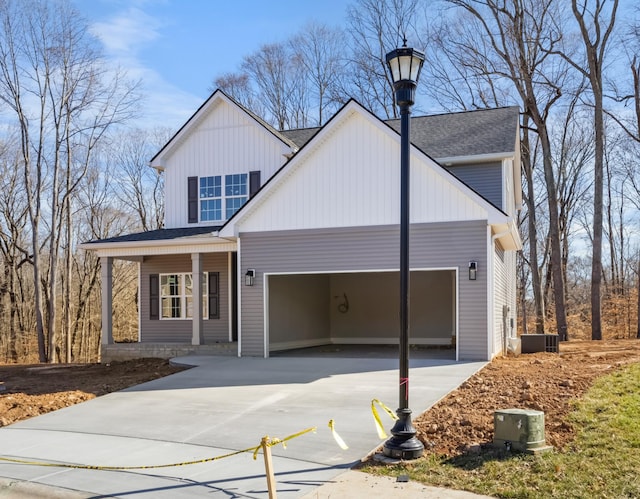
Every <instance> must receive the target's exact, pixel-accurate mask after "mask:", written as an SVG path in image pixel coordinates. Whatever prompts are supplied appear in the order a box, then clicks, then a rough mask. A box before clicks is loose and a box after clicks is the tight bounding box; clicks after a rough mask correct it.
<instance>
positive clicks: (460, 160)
mask: <svg viewBox="0 0 640 499" xmlns="http://www.w3.org/2000/svg"><path fill="white" fill-rule="evenodd" d="M515 155H516V153H515V152H514V151H505V152H495V153H488V154H471V155H468V156H448V157H445V158H435V160H436V161H437V162H438V163H440V164H441V165H444V166H451V165H462V164H469V163H474V164H475V163H489V162H491V161H502V160H504V159H509V158H513V157H515Z"/></svg>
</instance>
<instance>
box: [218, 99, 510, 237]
mask: <svg viewBox="0 0 640 499" xmlns="http://www.w3.org/2000/svg"><path fill="white" fill-rule="evenodd" d="M354 113H357V114H359V115H361V116H362V117H363V118H364V119H365V120H366V121H367V122H369V123H370V124H372V125H373V126H374V127H375V128H377V129H378V130H380V131H381V132H383V133H385V134H392V135H393V136H394V137H395V140H398V141H399V134H398V133H397V132H396V131H395V130H393V127H390V126H385V123H384V122H383V121H382V120H380V119H379V118H378V117H377V116H375V115H373V114H372V113H371V112H370V111H368V110H367V109H365V108H364V107H363V106H362V105H361V104H359V103H358V102H357V101H355V100H354V99H351V100H350V101H349V102H348V103H347V104H345V105H344V106H343V107H342V109H341V110H339V111H338V112H337V113H336V114H335V115H334V116H333V117H332V118H331V119H330V120H329V121H328V122H327V124H325V125H324V126H323V127H322V128H321V129H319V130H318V131H317V133H315V134H313V135H312V138H311V139H310V140H309V142H308V143H306V144H305V146H304V147H303V148H301V150H300V151H299V152H298V153H296V155H295V156H293V157H292V158H291V159H290V160H289V161H288V162H287V163H285V164H284V165H283V166H282V167H281V168H280V170H278V171H277V172H276V173H275V174H274V175H273V176H272V177H271V178H270V179H269V180H268V181H267V183H265V184H264V185H263V186H262V188H261V189H260V190H259V191H258V192H257V193H256V194H255V195H254V196H253V197H252V198H250V199H249V201H248V202H247V203H245V204H244V205H243V206H242V208H240V209H239V210H238V211H237V212H236V213H235V214H234V216H233V217H231V218H230V219H229V220H228V221H227V222H226V223H225V225H224V226H223V227H222V228H221V229H220V233H219V235H220V236H221V237H234V236H236V235H237V225H238V224H243V223H244V221H245V220H246V219H247V218H249V217H251V216H252V213H254V212H255V210H256V209H257V208H258V207H259V206H261V205H262V204H263V203H264V202H266V200H267V199H268V198H269V197H270V196H271V195H272V194H273V193H274V191H276V190H277V189H279V188H280V186H282V185H283V184H284V183H286V182H287V180H288V178H290V175H291V174H292V173H294V172H295V171H297V169H298V168H299V167H300V166H301V164H304V162H305V161H307V158H308V157H309V156H310V155H312V154H314V150H316V149H317V147H322V144H323V143H324V142H325V138H326V137H328V136H329V135H330V134H332V133H333V129H334V128H336V129H337V127H340V126H342V124H343V123H344V121H345V120H346V119H347V118H348V117H349V116H350V115H352V114H354ZM515 127H516V128H515V129H514V130H513V132H514V133H513V134H514V136H515V135H516V134H515V130H517V122H516V123H515ZM308 130H311V129H308ZM514 142H515V139H514ZM412 154H417V155H418V156H419V157H420V158H421V159H422V160H423V161H425V162H424V164H430V165H431V168H432V171H433V172H434V173H435V174H436V175H437V176H438V177H439V178H441V179H442V180H443V181H444V182H445V183H447V184H449V185H451V186H452V187H453V188H454V189H456V190H457V191H458V192H461V193H463V194H464V196H466V198H467V199H468V200H469V201H470V202H472V203H475V204H476V205H477V206H480V207H481V208H482V209H483V210H486V211H485V212H486V213H488V217H489V223H490V224H491V225H495V226H496V227H497V226H500V227H501V228H502V227H504V228H506V232H505V234H503V235H502V236H501V237H504V236H507V233H508V235H509V237H515V239H517V240H519V236H517V234H516V235H515V236H514V234H513V231H514V228H513V227H510V226H509V227H507V226H508V225H509V216H508V215H507V214H506V213H504V212H503V211H502V210H501V209H500V208H498V207H496V206H495V205H493V204H492V203H491V202H490V201H488V200H487V199H485V198H484V197H483V196H481V195H480V194H478V193H477V192H476V191H475V190H474V189H472V188H471V187H469V186H468V185H467V184H465V183H464V182H462V181H461V180H460V179H458V178H457V177H456V176H455V175H453V174H452V173H450V172H449V171H447V170H446V169H445V168H442V167H441V166H440V165H439V164H438V163H437V162H436V161H435V160H433V159H432V158H431V157H430V155H428V154H426V153H425V152H424V151H422V150H420V149H419V148H417V147H415V145H414V146H413V152H412ZM394 206H395V205H394ZM289 209H290V207H289ZM515 239H514V241H515ZM517 244H518V243H517V242H515V245H516V246H517Z"/></svg>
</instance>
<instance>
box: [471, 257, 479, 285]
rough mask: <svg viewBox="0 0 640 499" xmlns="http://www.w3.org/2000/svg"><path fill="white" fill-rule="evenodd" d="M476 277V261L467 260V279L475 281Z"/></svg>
mask: <svg viewBox="0 0 640 499" xmlns="http://www.w3.org/2000/svg"><path fill="white" fill-rule="evenodd" d="M477 277H478V262H476V261H475V260H471V261H470V262H469V280H470V281H475V280H476V279H477Z"/></svg>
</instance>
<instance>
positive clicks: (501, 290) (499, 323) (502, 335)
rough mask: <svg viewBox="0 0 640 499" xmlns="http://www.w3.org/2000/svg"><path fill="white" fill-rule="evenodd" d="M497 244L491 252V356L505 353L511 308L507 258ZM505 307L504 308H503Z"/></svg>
mask: <svg viewBox="0 0 640 499" xmlns="http://www.w3.org/2000/svg"><path fill="white" fill-rule="evenodd" d="M499 246H500V245H499V244H498V243H496V247H495V249H494V252H493V275H494V280H493V286H494V288H493V352H492V354H493V355H499V354H501V353H503V352H505V351H506V338H507V337H508V335H509V329H508V327H509V316H510V314H511V306H510V303H509V300H508V292H509V291H508V287H509V283H508V282H507V277H508V272H507V265H506V263H507V258H506V257H507V256H508V254H509V253H513V252H509V253H508V252H505V251H503V250H502V249H501V248H500V247H499ZM505 307H506V308H505Z"/></svg>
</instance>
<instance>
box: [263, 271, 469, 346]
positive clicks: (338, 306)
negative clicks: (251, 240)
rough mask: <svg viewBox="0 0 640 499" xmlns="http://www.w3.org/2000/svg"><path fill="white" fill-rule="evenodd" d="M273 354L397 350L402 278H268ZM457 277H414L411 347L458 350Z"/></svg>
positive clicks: (421, 273) (355, 274)
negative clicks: (351, 347) (340, 347)
mask: <svg viewBox="0 0 640 499" xmlns="http://www.w3.org/2000/svg"><path fill="white" fill-rule="evenodd" d="M267 279H268V281H267V289H266V297H265V299H266V304H267V335H268V339H269V340H268V341H269V351H271V352H273V351H279V350H287V349H294V348H305V347H312V346H318V345H327V344H355V345H393V344H397V343H398V335H399V319H398V317H399V288H400V282H399V273H398V272H340V273H322V274H287V275H268V276H267ZM456 289H457V285H456V272H455V270H453V269H445V270H413V271H411V289H410V300H411V301H410V304H411V305H410V344H414V345H424V346H445V347H447V346H450V347H454V346H455V343H456V334H457V310H456V309H457V298H456Z"/></svg>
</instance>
